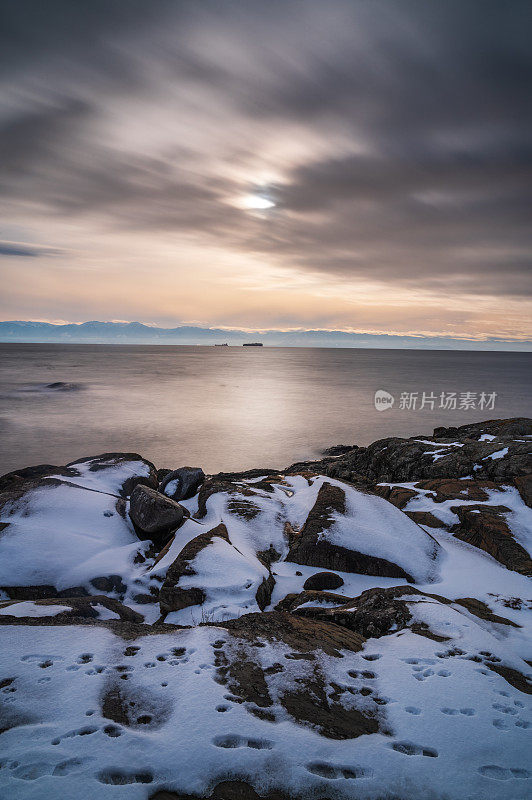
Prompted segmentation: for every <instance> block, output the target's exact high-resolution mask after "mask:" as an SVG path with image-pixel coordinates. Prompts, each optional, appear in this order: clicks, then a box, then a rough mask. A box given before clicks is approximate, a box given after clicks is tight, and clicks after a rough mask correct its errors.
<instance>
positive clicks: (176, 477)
mask: <svg viewBox="0 0 532 800" xmlns="http://www.w3.org/2000/svg"><path fill="white" fill-rule="evenodd" d="M204 480H205V473H204V472H203V470H202V469H201V467H180V469H174V470H172V471H171V472H169V473H168V474H167V475H165V476H164V478H163V479H162V481H161V485H160V486H159V491H161V492H164V494H165V495H167V496H168V497H171V498H172V499H173V500H188V499H189V497H193V496H194V495H195V494H196V492H197V491H198V489H199V487H200V486H201V484H202V483H203V481H204Z"/></svg>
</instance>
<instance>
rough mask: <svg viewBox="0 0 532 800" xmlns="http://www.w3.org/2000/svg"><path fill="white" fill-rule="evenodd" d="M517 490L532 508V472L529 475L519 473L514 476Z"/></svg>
mask: <svg viewBox="0 0 532 800" xmlns="http://www.w3.org/2000/svg"><path fill="white" fill-rule="evenodd" d="M514 483H515V485H516V487H517V491H518V492H519V494H520V495H521V497H522V498H523V501H524V502H525V503H526V504H527V506H528V507H529V508H532V472H529V473H528V475H518V476H517V477H516V478H514Z"/></svg>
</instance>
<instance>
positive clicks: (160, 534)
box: [129, 486, 185, 544]
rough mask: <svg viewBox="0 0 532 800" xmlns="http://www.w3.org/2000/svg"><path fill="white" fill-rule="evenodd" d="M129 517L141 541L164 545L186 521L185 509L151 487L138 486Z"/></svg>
mask: <svg viewBox="0 0 532 800" xmlns="http://www.w3.org/2000/svg"><path fill="white" fill-rule="evenodd" d="M129 516H130V518H131V521H132V522H133V525H134V526H135V530H136V531H137V534H138V535H139V538H141V539H151V540H152V541H155V542H156V543H157V544H164V543H165V541H166V539H167V538H168V536H169V534H171V533H172V532H173V531H175V530H176V529H177V528H179V526H180V525H182V524H183V522H184V520H185V509H184V508H183V507H182V506H180V505H179V503H176V502H175V500H172V499H171V498H169V497H166V496H165V495H164V494H161V493H160V492H157V491H156V490H155V489H152V488H151V487H149V486H136V487H135V489H134V490H133V493H132V495H131V498H130V503H129Z"/></svg>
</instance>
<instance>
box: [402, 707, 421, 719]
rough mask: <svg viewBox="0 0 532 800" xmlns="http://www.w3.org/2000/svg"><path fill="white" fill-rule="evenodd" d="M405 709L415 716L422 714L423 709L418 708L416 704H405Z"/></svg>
mask: <svg viewBox="0 0 532 800" xmlns="http://www.w3.org/2000/svg"><path fill="white" fill-rule="evenodd" d="M405 711H406V713H407V714H413V715H414V716H415V717H417V716H419V714H421V709H420V708H416V706H405Z"/></svg>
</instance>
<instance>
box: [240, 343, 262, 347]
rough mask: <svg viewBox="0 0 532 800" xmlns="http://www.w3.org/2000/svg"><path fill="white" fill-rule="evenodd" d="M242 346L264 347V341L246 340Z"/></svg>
mask: <svg viewBox="0 0 532 800" xmlns="http://www.w3.org/2000/svg"><path fill="white" fill-rule="evenodd" d="M242 347H264V345H263V344H262V342H244V344H243V345H242Z"/></svg>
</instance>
